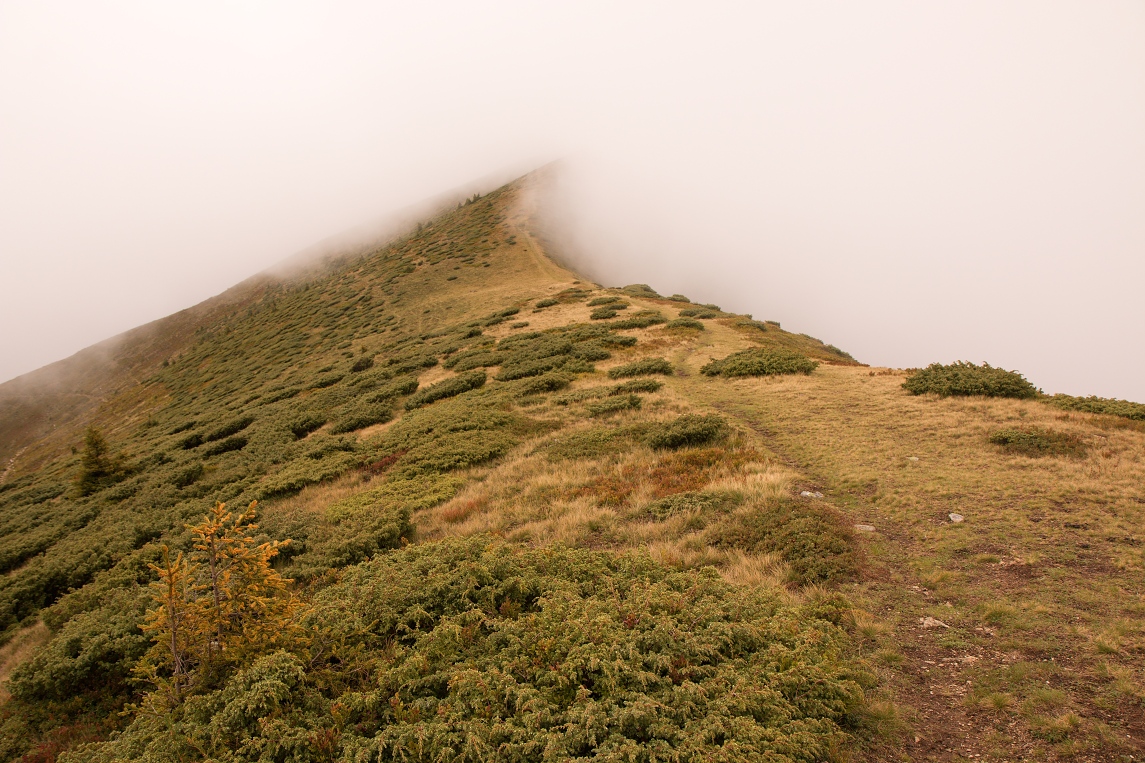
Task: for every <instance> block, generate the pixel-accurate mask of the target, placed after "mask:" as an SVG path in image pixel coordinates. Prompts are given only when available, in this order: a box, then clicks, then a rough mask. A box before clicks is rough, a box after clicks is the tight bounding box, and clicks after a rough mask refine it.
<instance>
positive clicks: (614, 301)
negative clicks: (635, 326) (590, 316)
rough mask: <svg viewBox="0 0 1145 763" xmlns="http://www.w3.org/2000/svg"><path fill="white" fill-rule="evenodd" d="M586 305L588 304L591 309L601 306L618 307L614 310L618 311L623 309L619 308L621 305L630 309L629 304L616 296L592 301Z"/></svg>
mask: <svg viewBox="0 0 1145 763" xmlns="http://www.w3.org/2000/svg"><path fill="white" fill-rule="evenodd" d="M585 304H587V305H588V306H589V307H600V306H601V305H616V307H615V308H614V309H616V310H620V309H621V308H620V307H619V306H620V305H623V306H624V307H628V303H627V302H625V301H624V300H622V299H621V298H620V297H615V296H613V297H597V298H596V299H590V300H589V301H588V302H587V303H585Z"/></svg>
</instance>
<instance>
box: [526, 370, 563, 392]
mask: <svg viewBox="0 0 1145 763" xmlns="http://www.w3.org/2000/svg"><path fill="white" fill-rule="evenodd" d="M572 380H573V377H572V376H570V375H568V374H562V373H547V374H541V375H540V376H534V377H532V378H529V379H525V380H524V381H522V382H521V384H520V385H518V386H517V394H519V395H540V394H544V393H545V392H556V391H557V390H562V389H564V388H565V387H567V386H569V385H570V384H572Z"/></svg>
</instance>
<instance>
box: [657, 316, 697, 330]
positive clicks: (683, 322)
mask: <svg viewBox="0 0 1145 763" xmlns="http://www.w3.org/2000/svg"><path fill="white" fill-rule="evenodd" d="M664 328H669V329H693V330H695V331H703V330H704V324H702V323H700V322H699V321H697V320H693V319H692V318H677V319H676V320H674V321H668V325H667V326H665V327H664Z"/></svg>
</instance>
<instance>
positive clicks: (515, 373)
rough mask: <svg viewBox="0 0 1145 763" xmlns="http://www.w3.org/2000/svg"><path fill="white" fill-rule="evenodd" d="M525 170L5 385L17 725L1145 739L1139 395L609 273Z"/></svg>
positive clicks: (1003, 747)
mask: <svg viewBox="0 0 1145 763" xmlns="http://www.w3.org/2000/svg"><path fill="white" fill-rule="evenodd" d="M536 182H537V180H536V179H535V178H532V177H529V178H525V179H522V180H520V181H517V182H515V183H513V184H510V185H508V186H505V187H503V188H501V189H499V190H497V191H494V192H492V193H490V194H487V195H486V196H483V197H481V196H474V197H472V198H470V199H468V200H467V201H466V202H465V203H464V204H461V205H458V206H457V207H456V208H454V209H451V210H449V211H446V212H444V213H442V214H440V215H438V216H437V217H435V218H432V219H428V220H426V221H424V222H423V223H422V224H421V225H419V226H418V227H417V228H416V230H413V231H411V232H410V233H409V234H408V235H405V236H402V237H400V238H397V239H395V240H393V241H391V242H389V243H386V244H380V245H378V246H377V247H373V248H369V249H367V250H364V251H357V252H354V253H351V254H347V255H346V256H343V257H341V258H338V259H335V260H333V261H331V262H329V263H327V264H326V265H325V266H323V267H322V268H316V269H313V270H311V271H309V272H308V273H307V274H305V275H297V276H295V277H292V278H266V279H261V280H258V281H257V287H256V286H251V287H249V288H246V289H245V290H244V291H243V299H242V300H239V301H235V300H231V301H228V302H226V305H227V307H226V308H223V307H220V306H218V305H220V304H222V303H215V305H216V306H215V307H212V308H211V309H205V308H204V309H198V308H196V309H195V310H193V311H188V312H187V313H186V315H185V316H184V317H183V318H181V319H180V320H181V321H182V322H181V323H179V326H180V327H181V328H180V332H182V333H180V334H179V335H178V336H177V337H176V336H175V335H174V334H172V336H171V337H170V338H169V341H167V339H165V338H164V336H163V335H162V332H160V333H159V334H158V335H157V336H158V339H157V340H156V342H155V343H154V344H153V345H149V346H153V347H156V348H161V349H163V352H162V353H159V354H155V355H154V356H153V357H152V356H148V359H147V360H146V362H143V361H140V363H139V364H137V365H135V366H132V369H133V370H132V373H135V374H137V376H138V378H132V377H131V376H130V374H128V373H127V372H126V371H125V372H124V374H123V375H122V376H116V377H114V379H113V381H112V382H109V383H108V389H109V390H111V391H110V392H109V393H108V394H107V395H106V397H105V398H104V399H103V400H102V401H101V402H99V403H98V404H97V405H93V404H90V403H88V402H84V403H82V404H76V405H75V406H72V407H71V408H69V407H68V404H67V401H66V400H63V399H62V398H59V397H55V398H52V402H51V406H52V410H53V411H54V413H53V416H55V417H57V420H58V421H60V422H63V423H62V424H61V425H60V426H57V428H56V429H55V430H54V431H52V433H51V434H50V435H43V436H39V435H37V436H33V435H29V434H28V433H29V432H32V433H35V432H38V431H40V430H38V429H37V427H39V426H41V425H40V424H38V423H36V422H38V421H39V418H37V417H39V416H41V413H39V412H38V411H42V409H43V405H45V403H43V401H42V400H37V398H36V397H35V395H34V394H33V393H32V392H29V391H27V390H25V389H21V390H13V389H9V390H8V391H7V392H6V393H5V394H8V395H9V398H6V399H10V400H16V401H17V402H18V405H17V404H15V403H13V404H12V405H10V406H9V405H8V404H7V403H5V405H6V406H8V407H6V408H5V410H4V412H3V415H2V416H0V419H2V421H3V422H7V423H4V424H3V425H4V426H8V427H10V428H11V430H10V431H19V432H22V433H24V434H21V437H25V438H26V444H22V445H21V446H20V447H21V448H22V449H23V450H20V449H17V450H16V451H14V452H13V455H12V456H9V458H13V456H15V457H14V459H13V460H12V462H11V465H10V468H8V470H7V471H6V473H5V474H4V476H3V477H2V478H0V572H2V573H3V577H0V629H2V632H3V636H2V643H3V645H2V646H0V678H3V679H4V684H3V687H4V691H3V694H0V759H7V760H20V759H22V760H26V761H33V760H36V761H48V760H61V761H121V760H122V761H126V760H153V761H167V760H236V761H237V760H276V761H277V760H281V761H287V760H345V761H351V760H353V761H388V760H403V761H409V760H427V761H428V760H434V761H446V760H457V761H461V760H466V761H468V760H541V759H544V760H566V759H569V758H589V757H591V758H597V759H601V760H617V761H620V760H625V761H631V760H647V761H651V760H678V761H700V760H705V761H706V760H711V759H716V760H728V761H739V760H742V761H755V760H769V761H777V762H778V761H823V760H846V759H872V760H876V759H877V760H883V759H894V758H907V757H909V758H919V759H926V758H934V759H955V758H956V756H963V757H971V756H983V757H997V758H999V759H1003V758H1011V759H1012V758H1015V757H1040V758H1042V759H1049V760H1052V759H1057V758H1062V759H1064V758H1068V757H1070V756H1083V755H1084V756H1090V757H1094V758H1098V759H1120V758H1119V756H1121V755H1137V754H1138V753H1139V752H1140V745H1141V742H1140V741H1139V737H1140V736H1141V735H1142V734H1145V728H1143V727H1145V714H1143V712H1142V707H1143V706H1142V702H1143V700H1145V692H1143V691H1142V689H1141V681H1140V677H1141V675H1142V673H1141V671H1142V669H1143V668H1145V657H1143V652H1145V650H1143V649H1142V644H1145V637H1143V634H1142V631H1141V626H1140V624H1139V623H1140V615H1141V614H1142V607H1145V601H1143V600H1142V599H1141V593H1140V591H1141V590H1143V589H1142V587H1141V583H1142V580H1141V576H1142V568H1143V561H1145V560H1143V558H1142V555H1141V552H1140V548H1141V543H1142V541H1143V540H1145V538H1143V537H1142V536H1143V535H1145V533H1143V532H1142V530H1141V526H1142V525H1141V519H1142V513H1143V511H1145V495H1143V493H1142V485H1145V466H1143V464H1142V460H1141V457H1142V455H1143V454H1145V426H1143V425H1142V424H1141V423H1140V422H1139V421H1136V420H1135V419H1134V417H1133V415H1132V414H1133V413H1134V412H1135V410H1136V409H1135V408H1134V407H1133V405H1134V404H1129V403H1125V402H1124V401H1103V400H1100V399H1096V398H1070V399H1068V400H1067V399H1063V398H1061V397H1060V396H1059V397H1055V398H1043V397H1042V396H1041V395H1040V393H1038V392H1037V390H1036V389H1035V388H1033V386H1032V385H1030V384H1029V382H1026V381H1025V379H1023V378H1022V377H1021V376H1020V375H1018V374H1014V373H1012V372H1006V371H1001V370H1000V369H994V368H991V367H989V366H985V365H983V366H974V365H973V364H955V365H953V366H932V367H931V368H930V369H925V370H924V371H921V372H917V373H915V374H913V375H907V374H905V373H903V372H897V371H892V370H874V369H870V368H868V367H866V366H861V365H860V364H858V363H857V362H855V361H854V359H853V358H851V357H850V356H849V355H847V354H846V353H845V352H843V351H841V350H839V349H838V348H835V347H833V346H830V345H825V344H823V343H822V342H820V341H819V340H816V339H813V338H811V337H808V336H805V335H801V334H793V333H789V332H787V331H784V330H783V329H782V328H781V327H780V326H779V324H778V323H775V322H771V321H758V320H755V319H754V318H752V317H751V316H743V315H735V314H731V313H727V312H725V311H723V310H721V309H720V308H719V307H718V306H716V305H697V304H693V303H691V302H690V301H689V300H688V298H687V297H686V296H684V295H672V296H671V297H663V296H661V295H659V294H657V293H656V292H655V291H654V290H652V289H651V288H650V287H648V286H647V285H643V284H634V285H631V286H627V287H624V288H622V289H606V288H602V287H600V286H598V285H596V284H592V283H589V282H587V281H586V280H584V279H583V278H580V277H578V276H577V275H576V274H573V273H571V272H569V271H567V270H565V269H563V268H562V267H560V266H559V265H557V264H555V263H554V261H553V260H552V259H550V258H549V257H548V256H547V254H546V252H545V251H544V250H543V247H542V245H541V243H540V241H541V239H540V238H539V237H538V236H537V235H536V234H535V233H534V230H533V210H532V209H531V207H530V204H531V203H532V200H533V199H535V198H536V195H535V194H534V193H532V191H533V190H534V189H533V188H532V187H531V184H534V183H536ZM157 325H162V324H157ZM144 372H145V373H144ZM904 382H905V387H906V389H904V388H903V387H904ZM975 385H979V386H975ZM981 385H986V387H982V386H981ZM53 394H54V393H53ZM85 400H86V398H85ZM37 406H39V407H37ZM21 412H24V413H21ZM24 414H26V415H27V417H28V420H27V421H25V422H23V423H21V419H20V417H21V415H24ZM1111 414H1119V415H1111ZM33 419H34V420H33ZM17 454H18V455H17ZM954 516H957V517H959V520H958V521H954V519H953V518H952V517H954ZM935 623H937V625H936V624H935ZM1139 731H1140V734H1139V733H1138V732H1139Z"/></svg>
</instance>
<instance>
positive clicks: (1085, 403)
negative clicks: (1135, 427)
mask: <svg viewBox="0 0 1145 763" xmlns="http://www.w3.org/2000/svg"><path fill="white" fill-rule="evenodd" d="M1048 402H1049V404H1050V405H1052V406H1054V407H1056V408H1061V409H1062V410H1064V411H1081V412H1083V413H1099V414H1105V415H1107V416H1121V417H1123V418H1126V419H1133V420H1134V421H1145V403H1132V402H1130V401H1128V400H1116V399H1111V398H1106V397H1093V396H1090V397H1074V396H1072V395H1061V394H1058V395H1054V396H1053V397H1051V398H1049V401H1048Z"/></svg>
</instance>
